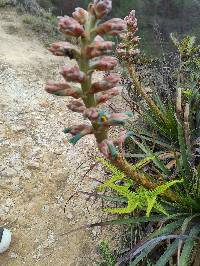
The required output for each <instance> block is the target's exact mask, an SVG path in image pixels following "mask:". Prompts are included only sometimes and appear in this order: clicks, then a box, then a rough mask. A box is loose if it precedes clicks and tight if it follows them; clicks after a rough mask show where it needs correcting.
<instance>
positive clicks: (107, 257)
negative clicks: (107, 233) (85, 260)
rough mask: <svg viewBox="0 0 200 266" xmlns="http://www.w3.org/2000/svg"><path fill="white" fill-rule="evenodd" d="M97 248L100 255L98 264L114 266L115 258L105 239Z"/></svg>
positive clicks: (99, 265)
mask: <svg viewBox="0 0 200 266" xmlns="http://www.w3.org/2000/svg"><path fill="white" fill-rule="evenodd" d="M97 250H98V253H99V254H100V257H101V260H100V261H98V262H97V265H98V266H114V265H115V264H116V259H115V257H114V255H113V254H112V251H111V250H110V248H109V245H108V243H107V242H106V241H102V242H101V243H100V244H99V245H98V247H97Z"/></svg>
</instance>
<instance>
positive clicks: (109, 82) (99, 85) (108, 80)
mask: <svg viewBox="0 0 200 266" xmlns="http://www.w3.org/2000/svg"><path fill="white" fill-rule="evenodd" d="M120 80H121V79H120V75H119V74H110V75H109V76H106V77H105V78H104V79H103V80H101V81H97V82H94V83H93V84H92V87H91V89H90V91H89V93H97V92H100V91H107V90H109V89H111V88H113V87H115V86H116V85H117V83H119V82H120Z"/></svg>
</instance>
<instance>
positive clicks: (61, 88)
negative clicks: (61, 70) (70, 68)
mask: <svg viewBox="0 0 200 266" xmlns="http://www.w3.org/2000/svg"><path fill="white" fill-rule="evenodd" d="M45 90H46V91H47V92H48V93H51V94H54V95H57V96H72V97H74V98H76V99H78V98H80V97H81V95H82V90H81V89H80V88H77V87H76V88H75V87H71V85H70V84H69V83H66V82H65V81H61V82H54V81H52V80H49V81H48V82H47V84H46V86H45Z"/></svg>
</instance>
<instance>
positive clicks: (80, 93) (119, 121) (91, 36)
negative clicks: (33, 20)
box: [45, 0, 156, 188]
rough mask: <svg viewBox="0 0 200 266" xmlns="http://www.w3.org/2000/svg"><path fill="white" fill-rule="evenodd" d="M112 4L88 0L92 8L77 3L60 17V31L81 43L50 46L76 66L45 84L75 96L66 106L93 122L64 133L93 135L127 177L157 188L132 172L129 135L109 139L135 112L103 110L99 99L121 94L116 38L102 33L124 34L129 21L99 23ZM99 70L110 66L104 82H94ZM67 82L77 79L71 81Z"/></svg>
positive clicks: (51, 89) (49, 89) (52, 90)
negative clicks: (126, 150) (126, 152)
mask: <svg viewBox="0 0 200 266" xmlns="http://www.w3.org/2000/svg"><path fill="white" fill-rule="evenodd" d="M111 8H112V1H111V0H94V1H93V2H92V3H90V4H89V6H88V10H87V11H86V10H84V9H83V8H76V9H75V12H74V13H73V14H72V15H73V18H72V17H69V16H64V17H60V18H59V23H58V25H59V30H60V31H61V32H62V33H64V34H65V35H69V36H73V37H76V38H77V41H78V43H79V45H78V46H76V45H73V44H71V43H70V42H57V43H54V44H52V45H51V47H50V48H49V51H50V52H52V53H53V54H54V55H56V56H67V57H69V58H70V59H75V60H76V62H77V65H75V66H74V67H66V66H64V67H63V68H62V69H61V71H60V74H61V75H62V77H63V79H64V80H62V81H60V82H53V81H49V82H48V83H47V85H46V87H45V89H46V91H47V92H48V93H51V94H54V95H57V96H71V97H73V98H75V99H73V100H71V101H70V102H69V104H68V108H69V109H70V110H72V111H74V112H78V113H82V114H83V117H84V118H87V119H89V121H90V125H85V124H81V125H76V126H73V127H69V128H66V129H65V130H64V132H65V133H70V134H71V135H72V138H71V139H70V143H72V144H76V143H77V141H78V140H80V139H81V138H82V137H84V136H86V135H88V134H94V136H95V138H96V141H97V146H98V148H99V150H100V151H101V153H102V154H103V155H104V156H105V157H106V158H107V159H109V160H110V161H111V162H112V163H113V164H115V165H116V166H117V167H119V168H120V169H121V170H122V171H123V172H124V173H125V174H126V175H127V176H130V178H132V179H134V180H135V181H136V182H137V183H139V184H141V185H144V186H145V187H147V188H154V187H156V184H153V183H152V182H151V181H150V180H148V179H147V178H146V177H145V176H144V175H142V174H140V173H136V172H135V171H133V169H132V166H131V165H130V164H128V163H127V162H126V161H125V160H124V158H123V156H122V155H120V153H119V151H118V148H121V147H122V145H123V142H124V141H125V139H126V138H127V137H129V136H130V135H131V134H130V133H127V132H124V131H123V132H122V133H120V134H119V137H118V139H116V140H111V139H109V138H108V132H109V130H110V128H111V127H113V126H123V125H124V124H125V123H126V121H127V120H128V119H129V118H130V117H131V116H132V114H131V113H130V112H125V113H109V112H108V111H106V110H104V109H101V104H102V103H105V102H106V101H108V100H110V99H111V98H112V97H114V96H115V95H118V94H119V93H120V89H119V88H118V87H117V85H118V83H119V81H120V76H119V75H118V74H116V73H114V72H113V71H114V68H115V67H116V65H117V64H118V60H117V58H115V57H113V56H110V55H109V52H111V51H112V48H113V45H114V43H113V42H111V41H105V40H104V39H103V36H104V35H105V34H107V35H111V36H113V35H121V34H124V33H125V32H126V30H127V23H126V21H125V20H122V19H120V18H113V19H110V20H108V21H106V22H104V23H102V24H101V23H100V21H101V18H102V17H103V16H105V15H107V14H108V13H109V12H110V11H111ZM96 71H109V75H108V76H106V77H104V78H102V79H101V80H100V81H95V82H93V81H92V75H93V73H94V72H96ZM69 82H74V83H76V84H74V85H72V84H71V83H69Z"/></svg>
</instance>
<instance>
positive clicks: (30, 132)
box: [0, 9, 107, 266]
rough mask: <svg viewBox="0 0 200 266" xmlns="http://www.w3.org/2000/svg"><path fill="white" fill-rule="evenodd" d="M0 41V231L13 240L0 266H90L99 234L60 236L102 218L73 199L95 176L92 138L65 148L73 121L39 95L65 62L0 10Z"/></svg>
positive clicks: (61, 104) (95, 206)
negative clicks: (0, 228)
mask: <svg viewBox="0 0 200 266" xmlns="http://www.w3.org/2000/svg"><path fill="white" fill-rule="evenodd" d="M0 36H1V41H0V110H1V114H0V225H3V226H4V225H5V226H6V227H7V228H9V229H10V230H11V231H12V233H13V240H12V244H11V246H10V249H9V251H7V252H5V253H4V254H1V255H0V265H1V266H7V265H8V266H11V265H13V266H18V265H19V266H21V265H26V266H32V265H38V266H45V265H58V266H61V265H65V266H84V265H85V266H90V265H96V264H95V261H96V257H97V254H96V246H97V243H98V242H99V241H100V239H103V238H104V235H105V234H107V233H106V232H104V231H103V232H102V231H100V230H99V229H98V228H97V229H94V230H83V231H79V232H77V233H73V234H71V235H66V234H64V233H65V232H68V231H69V230H71V229H73V228H76V227H78V226H80V225H83V224H85V223H90V222H96V221H99V220H100V217H101V218H102V217H103V215H104V214H103V213H102V210H101V202H100V201H94V199H90V200H89V201H88V200H87V198H86V196H85V195H83V194H81V193H77V192H78V191H79V190H82V191H89V192H90V191H92V190H94V188H95V187H96V185H97V182H96V181H95V179H96V178H97V179H100V178H101V176H100V175H102V173H101V172H102V171H101V169H100V166H98V167H95V168H94V169H93V170H91V171H90V172H88V170H89V169H90V167H91V165H93V164H94V158H95V156H96V153H97V151H96V150H95V145H94V139H93V137H87V138H85V139H83V140H81V141H80V142H79V143H78V144H77V145H76V146H75V147H73V146H71V145H70V144H69V143H68V141H67V136H66V135H65V134H64V133H62V130H63V128H64V127H65V126H69V125H71V124H76V123H78V122H79V121H78V120H81V117H77V114H73V113H71V112H69V111H68V110H67V107H66V104H67V102H68V99H63V98H62V99H61V98H55V97H54V96H51V95H48V94H47V93H45V91H44V89H43V87H44V84H45V82H46V80H47V79H49V78H53V79H54V78H55V75H57V73H58V70H59V67H60V65H63V64H64V63H65V64H66V63H67V64H73V62H70V61H67V62H64V61H62V59H58V58H55V57H53V56H51V55H50V54H49V53H48V51H46V49H45V48H44V47H43V45H42V44H41V43H40V42H39V41H38V40H37V39H36V37H35V36H34V34H33V33H32V32H30V31H28V30H26V29H25V28H24V26H23V24H22V21H21V18H20V16H18V15H17V13H16V12H15V10H11V9H9V10H7V9H0ZM87 172H88V173H87ZM72 195H73V197H71V196H72ZM70 198H71V200H69V199H70ZM64 208H65V211H64Z"/></svg>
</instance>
